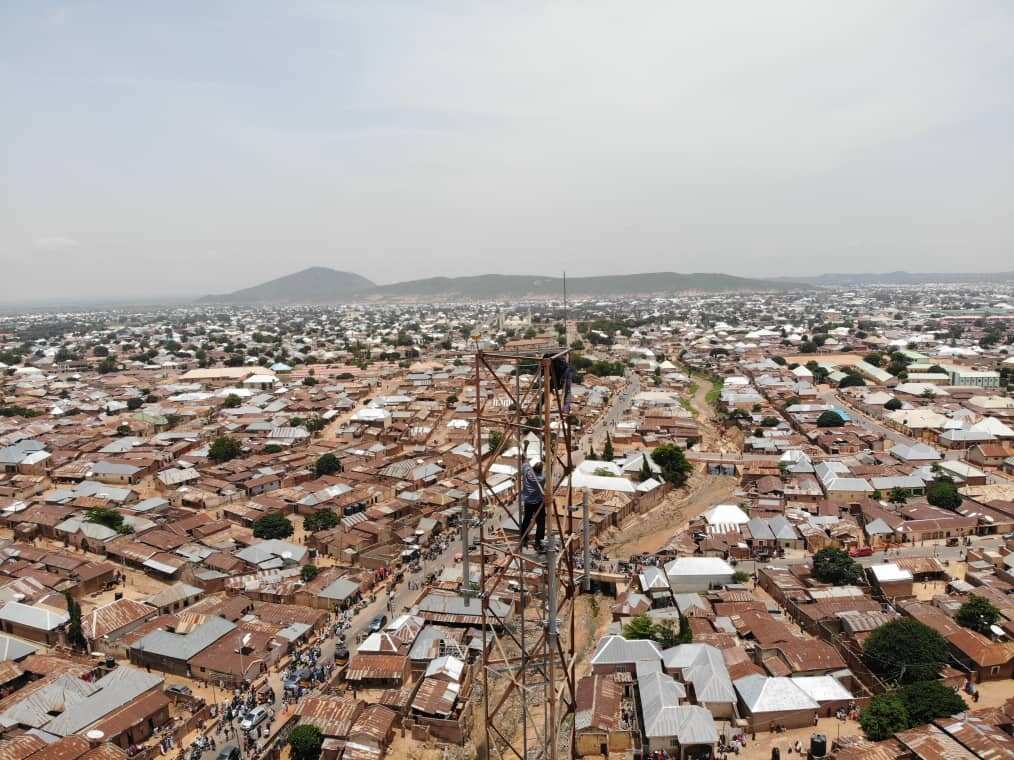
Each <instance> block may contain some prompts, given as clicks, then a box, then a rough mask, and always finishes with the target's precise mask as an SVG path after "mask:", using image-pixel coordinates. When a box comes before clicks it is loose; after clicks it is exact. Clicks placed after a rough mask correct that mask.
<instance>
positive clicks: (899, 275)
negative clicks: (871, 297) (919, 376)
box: [775, 272, 1014, 287]
mask: <svg viewBox="0 0 1014 760" xmlns="http://www.w3.org/2000/svg"><path fill="white" fill-rule="evenodd" d="M775 279H777V280H780V281H783V282H806V283H809V284H811V285H825V286H829V287H833V286H850V285H926V284H931V283H942V282H1005V281H1014V272H881V273H875V272H863V273H858V274H848V273H831V274H821V275H813V276H810V277H777V278H775Z"/></svg>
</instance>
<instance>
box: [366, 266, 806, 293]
mask: <svg viewBox="0 0 1014 760" xmlns="http://www.w3.org/2000/svg"><path fill="white" fill-rule="evenodd" d="M794 287H798V284H796V283H787V282H776V281H774V280H755V279H749V278H746V277H735V276H733V275H728V274H712V273H707V274H701V273H698V274H679V273H677V272H646V273H642V274H627V275H610V276H604V277H568V278H567V293H568V294H569V295H573V296H619V295H634V294H651V293H674V292H679V291H687V290H701V291H707V292H719V291H733V290H741V291H742V290H790V289H792V288H794ZM562 294H563V278H562V277H540V276H532V275H504V274H483V275H476V276H473V277H430V278H427V279H424V280H410V281H408V282H398V283H395V284H393V285H380V286H378V287H376V288H374V289H373V290H371V291H367V292H365V293H362V294H361V295H362V296H363V297H365V298H380V297H385V296H387V297H395V298H419V297H430V298H438V297H439V298H449V299H458V298H464V299H472V298H497V297H503V296H509V297H526V296H561V295H562Z"/></svg>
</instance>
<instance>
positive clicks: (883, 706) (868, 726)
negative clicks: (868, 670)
mask: <svg viewBox="0 0 1014 760" xmlns="http://www.w3.org/2000/svg"><path fill="white" fill-rule="evenodd" d="M859 725H860V726H862V727H863V733H864V734H866V738H867V739H870V740H872V741H875V742H879V741H883V740H884V739H890V738H891V737H892V736H894V735H895V734H896V733H898V732H899V731H904V730H905V729H907V728H908V710H906V709H905V703H904V702H903V701H902V699H901V696H900V695H899V694H897V693H895V692H888V693H886V694H878V695H877V696H876V697H874V698H873V700H872V701H871V702H870V704H869V706H868V707H867V708H866V709H865V710H863V711H862V713H861V714H860V715H859Z"/></svg>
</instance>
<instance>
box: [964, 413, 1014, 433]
mask: <svg viewBox="0 0 1014 760" xmlns="http://www.w3.org/2000/svg"><path fill="white" fill-rule="evenodd" d="M969 430H971V431H972V432H973V433H992V434H993V435H995V436H996V437H997V438H1014V430H1012V429H1011V428H1010V426H1008V425H1005V424H1004V423H1002V422H1001V421H1000V420H998V419H997V418H996V417H985V418H983V419H982V420H980V421H979V422H976V423H975V424H974V425H972V427H970V428H969Z"/></svg>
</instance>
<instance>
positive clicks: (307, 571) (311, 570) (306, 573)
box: [299, 565, 320, 581]
mask: <svg viewBox="0 0 1014 760" xmlns="http://www.w3.org/2000/svg"><path fill="white" fill-rule="evenodd" d="M319 572H320V569H319V568H318V567H317V566H316V565H303V567H301V568H300V570H299V577H300V578H302V579H303V580H304V581H312V580H313V579H314V578H316V577H317V574H318V573H319Z"/></svg>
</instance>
